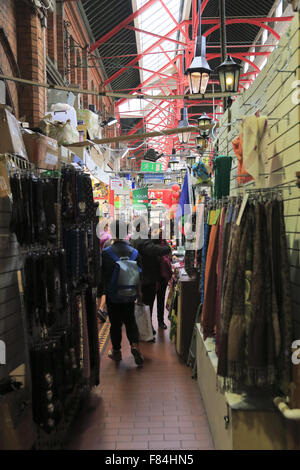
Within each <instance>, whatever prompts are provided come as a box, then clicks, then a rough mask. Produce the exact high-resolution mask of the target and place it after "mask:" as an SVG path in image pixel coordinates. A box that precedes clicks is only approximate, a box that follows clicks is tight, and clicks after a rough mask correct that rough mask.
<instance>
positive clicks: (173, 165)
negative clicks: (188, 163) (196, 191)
mask: <svg viewBox="0 0 300 470" xmlns="http://www.w3.org/2000/svg"><path fill="white" fill-rule="evenodd" d="M169 163H170V168H171V171H176V170H177V169H178V165H179V163H180V161H179V160H178V159H177V158H176V157H175V156H174V157H172V158H171V160H170V162H169Z"/></svg>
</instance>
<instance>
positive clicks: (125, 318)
mask: <svg viewBox="0 0 300 470" xmlns="http://www.w3.org/2000/svg"><path fill="white" fill-rule="evenodd" d="M110 230H111V234H112V238H113V240H114V242H113V244H112V245H111V246H109V247H107V248H105V249H104V250H103V252H102V280H103V291H104V293H105V294H106V305H107V313H108V316H109V320H110V324H111V326H110V337H111V342H112V347H113V349H112V350H111V351H109V353H108V357H110V358H111V359H112V360H114V361H116V362H119V361H121V360H122V353H121V342H122V325H123V323H124V324H125V328H126V335H127V338H128V341H129V343H130V346H131V353H132V355H133V357H134V360H135V363H136V364H137V365H138V366H142V365H143V363H144V358H143V356H142V354H141V352H140V350H139V344H138V343H139V332H138V327H137V324H136V321H135V316H134V306H135V300H136V299H137V298H141V293H140V292H141V291H140V282H141V268H142V265H141V258H140V256H139V253H138V251H137V250H136V249H134V248H133V247H132V246H130V245H129V243H128V241H126V235H127V224H126V223H125V222H122V221H120V220H117V221H115V222H113V223H112V224H111V227H110Z"/></svg>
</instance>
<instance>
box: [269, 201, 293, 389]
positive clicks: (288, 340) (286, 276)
mask: <svg viewBox="0 0 300 470" xmlns="http://www.w3.org/2000/svg"><path fill="white" fill-rule="evenodd" d="M272 233H273V240H272V241H273V243H272V247H273V259H274V260H276V262H275V263H274V265H273V269H274V281H275V289H276V298H277V304H278V319H279V325H280V334H281V345H280V352H279V356H278V358H276V364H277V371H278V386H279V388H280V390H281V391H282V393H284V394H285V395H287V392H288V389H289V384H290V382H291V365H292V364H291V360H290V353H291V349H290V348H291V344H292V331H293V329H292V295H291V279H290V267H289V259H288V250H287V240H286V232H285V223H284V207H283V202H282V201H273V203H272ZM269 246H271V245H270V244H269Z"/></svg>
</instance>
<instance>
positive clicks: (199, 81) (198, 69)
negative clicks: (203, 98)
mask: <svg viewBox="0 0 300 470" xmlns="http://www.w3.org/2000/svg"><path fill="white" fill-rule="evenodd" d="M198 12H199V24H198V32H197V38H196V42H195V53H194V58H193V60H192V62H191V65H190V67H189V69H187V71H186V74H187V76H188V80H189V87H190V92H191V93H192V94H199V93H200V94H202V95H204V93H205V92H206V88H207V85H208V81H209V76H210V74H211V71H212V70H211V68H210V66H209V65H208V62H207V60H206V57H205V55H206V38H205V37H203V36H201V0H198Z"/></svg>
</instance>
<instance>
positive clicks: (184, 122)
mask: <svg viewBox="0 0 300 470" xmlns="http://www.w3.org/2000/svg"><path fill="white" fill-rule="evenodd" d="M189 125H190V124H189V121H188V113H187V109H186V107H184V108H182V110H181V121H179V124H178V128H180V127H189ZM190 137H191V132H183V133H182V134H178V139H179V142H180V143H181V144H187V143H188V142H189V140H190Z"/></svg>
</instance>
